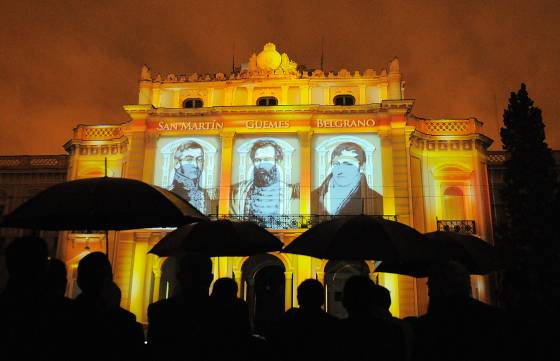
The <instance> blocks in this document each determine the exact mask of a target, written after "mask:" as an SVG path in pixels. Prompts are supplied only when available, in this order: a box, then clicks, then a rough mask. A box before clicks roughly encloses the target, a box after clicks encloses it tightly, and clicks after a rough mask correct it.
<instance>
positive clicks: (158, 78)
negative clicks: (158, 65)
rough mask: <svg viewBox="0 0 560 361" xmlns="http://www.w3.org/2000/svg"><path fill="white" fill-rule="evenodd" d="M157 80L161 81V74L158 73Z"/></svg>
mask: <svg viewBox="0 0 560 361" xmlns="http://www.w3.org/2000/svg"><path fill="white" fill-rule="evenodd" d="M156 82H158V83H161V74H158V75H156Z"/></svg>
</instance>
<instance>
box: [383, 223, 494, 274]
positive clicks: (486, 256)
mask: <svg viewBox="0 0 560 361" xmlns="http://www.w3.org/2000/svg"><path fill="white" fill-rule="evenodd" d="M426 237H427V238H428V240H429V241H430V242H431V243H433V244H434V245H435V246H437V247H438V248H439V249H440V250H441V252H442V253H443V255H444V259H443V260H442V261H448V260H454V261H457V262H459V263H461V264H463V265H464V266H465V268H466V269H467V270H468V271H469V272H470V273H471V274H476V275H485V274H488V273H490V272H492V271H497V270H499V269H501V268H502V266H503V265H502V261H501V259H500V257H499V256H498V254H497V252H496V249H495V248H494V246H492V245H491V244H490V243H488V242H486V241H484V240H483V239H481V238H479V237H477V236H474V235H472V234H466V233H458V232H441V231H437V232H430V233H426ZM433 265H434V262H403V263H396V262H382V263H381V265H380V266H379V267H378V268H377V270H376V271H378V272H386V273H397V274H403V275H408V276H413V277H427V276H428V275H429V273H430V269H431V268H432V266H433Z"/></svg>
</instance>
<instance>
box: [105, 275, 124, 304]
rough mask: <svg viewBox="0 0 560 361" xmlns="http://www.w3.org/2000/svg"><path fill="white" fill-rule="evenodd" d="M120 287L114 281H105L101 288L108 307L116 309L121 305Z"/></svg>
mask: <svg viewBox="0 0 560 361" xmlns="http://www.w3.org/2000/svg"><path fill="white" fill-rule="evenodd" d="M121 297H122V294H121V289H120V288H119V286H117V284H116V283H115V282H112V281H111V282H106V283H105V287H104V288H103V300H104V301H105V304H106V305H107V307H108V308H110V309H117V308H119V307H120V305H121Z"/></svg>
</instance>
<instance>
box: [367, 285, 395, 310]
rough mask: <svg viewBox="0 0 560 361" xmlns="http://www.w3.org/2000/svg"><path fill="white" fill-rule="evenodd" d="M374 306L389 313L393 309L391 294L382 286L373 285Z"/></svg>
mask: <svg viewBox="0 0 560 361" xmlns="http://www.w3.org/2000/svg"><path fill="white" fill-rule="evenodd" d="M372 292H373V304H374V305H375V306H376V307H379V308H380V309H382V310H384V311H389V307H391V292H389V290H388V289H387V288H385V287H383V286H381V285H378V284H375V283H374V284H373V285H372Z"/></svg>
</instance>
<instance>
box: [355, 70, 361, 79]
mask: <svg viewBox="0 0 560 361" xmlns="http://www.w3.org/2000/svg"><path fill="white" fill-rule="evenodd" d="M359 77H360V71H359V70H356V71H355V72H354V78H359Z"/></svg>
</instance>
